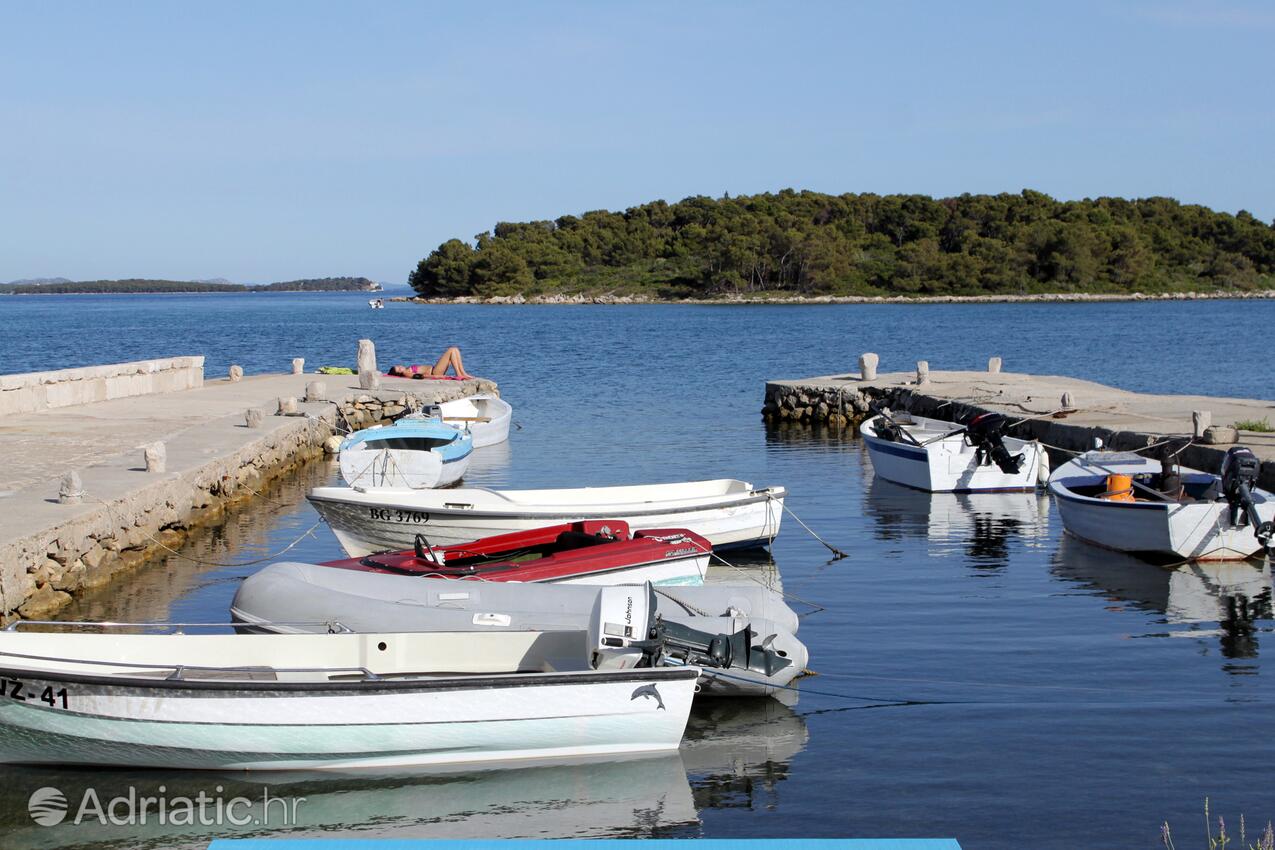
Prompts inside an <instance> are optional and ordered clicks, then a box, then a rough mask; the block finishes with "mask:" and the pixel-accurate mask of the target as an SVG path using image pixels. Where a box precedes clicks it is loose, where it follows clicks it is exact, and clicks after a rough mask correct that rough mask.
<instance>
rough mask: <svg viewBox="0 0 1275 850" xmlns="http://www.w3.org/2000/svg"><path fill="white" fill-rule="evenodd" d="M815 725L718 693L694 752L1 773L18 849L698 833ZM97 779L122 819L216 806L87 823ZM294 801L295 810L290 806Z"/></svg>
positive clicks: (4, 818)
mask: <svg viewBox="0 0 1275 850" xmlns="http://www.w3.org/2000/svg"><path fill="white" fill-rule="evenodd" d="M806 738H807V735H806V729H805V724H804V722H803V721H802V719H801V718H800V717H799V716H797V715H796V714H794V713H793V712H792V710H791V709H788V708H786V707H785V706H783V705H780V704H779V703H777V702H775V701H774V700H769V699H756V700H751V699H734V700H705V701H703V702H702V704H700V705H698V706H697V707H696V708H695V709H694V711H693V713H692V716H691V722H690V726H689V728H688V730H687V738H686V741H685V742H684V744H683V749H682V751H681V753H673V754H668V755H661V756H655V757H651V758H627V759H626V758H619V759H616V758H608V759H607V760H605V761H601V760H592V761H578V762H573V763H563V762H555V763H551V764H539V765H533V766H528V765H527V764H526V763H521V764H519V765H517V766H507V767H503V768H500V767H497V768H495V769H485V770H473V769H472V768H469V769H466V768H456V769H454V770H451V771H448V770H446V769H441V770H440V769H437V768H435V769H432V770H429V771H420V772H410V771H405V772H399V773H394V774H379V773H374V772H284V773H273V772H271V773H265V772H263V773H253V774H245V773H216V772H197V771H188V772H175V771H166V770H146V771H120V770H87V769H83V770H77V769H71V768H43V767H22V766H8V769H7V771H6V780H5V782H4V783H3V785H0V834H2V835H4V836H5V840H4V847H5V850H11V848H55V847H77V848H99V849H100V850H105V848H129V850H132V848H165V850H168V848H178V847H191V848H196V847H198V848H203V847H206V846H207V844H208V841H209V840H210V839H211V838H213V837H247V836H269V837H274V838H281V837H298V838H299V837H322V836H335V835H341V836H345V837H358V838H377V837H396V838H409V837H415V838H420V837H428V838H636V837H652V836H660V837H695V836H698V835H699V833H700V820H699V813H698V810H697V806H699V807H716V806H723V807H725V806H730V807H737V806H740V805H749V804H752V802H753V800H754V798H755V797H764V798H773V797H774V787H775V785H776V784H777V783H779V782H781V781H783V780H784V779H785V778H786V777H787V775H788V771H789V762H790V761H791V759H792V757H793V756H795V755H796V754H797V753H798V752H800V751H801V749H802V748H803V747H804V745H805V742H806ZM688 772H689V773H690V775H691V776H690V778H689V779H688V776H687V774H688ZM42 788H53V789H57V790H58V791H59V792H60V793H61V794H62V795H63V796H64V798H65V800H66V803H67V814H66V819H65V820H64V821H63V822H62V823H59V824H57V825H56V826H55V827H53V826H41V825H39V824H37V823H35V822H34V821H33V819H32V816H31V814H30V810H29V808H28V806H29V803H30V801H31V795H32V794H33V793H35V792H36V791H37V790H39V789H42ZM90 789H91V791H92V794H93V795H95V799H96V800H97V801H98V802H99V803H100V806H101V808H102V810H103V811H105V812H107V814H108V817H109V815H110V814H111V813H112V812H113V813H114V814H115V815H116V816H117V820H119V821H123V820H126V819H127V815H128V812H129V811H130V809H131V810H133V811H140V803H134V804H129V803H127V802H119V803H116V805H115V808H114V809H113V810H110V809H108V807H109V806H110V804H111V801H112V799H113V798H129V797H130V795H131V797H132V799H133V800H135V801H140V800H141V799H142V798H144V797H155V798H160V797H162V798H163V799H164V800H165V801H166V804H165V805H166V807H167V811H168V812H170V813H171V812H174V811H176V809H177V808H178V807H181V806H183V805H189V804H183V803H181V802H180V801H179V800H178V798H182V797H185V798H189V799H191V800H194V799H196V798H197V796H198V795H199V794H201V793H202V794H204V795H206V797H207V798H208V799H209V802H208V803H207V804H206V806H205V808H204V810H203V811H204V812H205V813H206V815H207V819H206V822H204V823H201V822H200V821H199V819H198V817H197V816H196V818H195V820H194V822H193V823H188V822H185V821H184V820H181V819H180V818H175V817H174V818H165V820H166V822H165V823H163V824H161V823H160V822H159V818H158V817H157V811H158V803H152V804H151V805H150V807H149V812H148V817H147V820H146V822H145V823H140V822H133V823H124V822H110V821H108V822H107V824H106V825H103V824H102V823H101V822H100V821H99V819H98V818H97V817H96V815H95V814H94V812H95V811H96V809H95V808H94V807H93V806H92V805H90V807H89V808H87V809H86V810H85V811H86V816H85V817H84V818H83V819H82V820H81V822H80V823H79V824H76V823H74V821H75V818H76V813H77V812H78V811H79V810H80V808H81V806H82V805H83V803H84V801H85V799H86V795H87V794H89V792H90ZM266 793H268V795H269V798H270V799H271V800H273V802H272V803H270V804H269V805H268V807H266V806H263V802H262V801H263V799H264V797H263V794H266ZM236 797H242V798H245V799H246V800H248V801H250V803H245V804H237V805H236V806H234V807H232V808H233V811H232V813H233V814H235V816H236V818H237V819H240V820H243V819H244V818H245V817H247V818H248V819H249V820H250V821H253V822H249V823H246V824H244V825H234V824H232V823H230V822H229V821H228V820H227V819H225V818H224V817H222V819H221V823H216V822H207V821H212V820H213V819H214V817H215V815H214V813H215V802H213V801H214V800H215V799H217V798H220V799H221V800H222V801H223V803H224V802H227V801H230V800H232V799H234V798H236ZM301 798H304V799H303V800H302V799H301ZM294 800H295V801H299V802H296V803H295V809H294V811H295V821H293V820H292V819H291V814H292V811H293V810H290V809H289V807H290V806H292V805H293V803H292V801H294ZM223 809H225V806H224V805H223ZM197 811H198V810H196V812H197ZM285 812H287V815H286V816H285ZM263 813H265V814H268V820H267V821H266V823H264V824H262V816H263ZM285 818H286V819H285ZM134 820H135V821H136V820H139V819H137V818H135V819H134ZM175 821H179V822H175Z"/></svg>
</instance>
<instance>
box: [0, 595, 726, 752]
mask: <svg viewBox="0 0 1275 850" xmlns="http://www.w3.org/2000/svg"><path fill="white" fill-rule="evenodd" d="M608 592H614V593H617V594H620V595H622V596H625V599H621V600H618V603H617V600H616V599H610V600H607V602H606V603H605V604H604V603H603V602H602V601H600V602H599V608H598V612H597V613H596V617H595V623H594V625H593V627H592V628H591V630H590V632H589V635H588V642H586V641H584V640H581V635H580V633H579V632H531V631H520V632H463V633H453V632H434V633H421V634H350V633H337V634H282V635H281V634H265V635H257V634H250V635H233V634H232V635H192V634H87V633H65V632H55V633H48V632H43V633H42V632H19V631H12V630H10V631H5V632H0V681H2V682H3V684H4V690H5V693H4V696H3V698H0V760H3V761H10V762H15V761H16V762H25V763H57V764H90V765H130V766H144V767H176V768H209V769H240V768H243V769H292V768H316V767H319V768H354V767H391V766H402V765H432V764H449V763H473V762H491V761H505V760H509V759H526V758H570V757H579V756H594V755H602V754H620V753H645V752H657V751H665V750H676V749H677V746H678V744H679V742H680V741H681V738H682V733H683V731H684V730H685V727H686V721H687V717H688V714H689V712H690V706H691V700H692V697H693V695H694V692H695V688H696V680H697V679H698V678H699V676H700V673H701V670H700V668H699V667H698V666H696V665H695V664H694V663H691V662H693V661H694V657H695V656H694V655H688V654H686V653H683V654H682V655H681V656H680V657H679V659H678V661H677V663H679V664H681V665H684V666H663V665H664V664H665V663H666V662H665V661H664V660H663V659H664V656H662V655H656V654H652V652H651V650H650V648H649V647H639V646H632V647H631V646H629V644H630V643H631V642H632V641H643V640H645V638H646V637H647V635H648V634H651V633H652V632H649V631H648V630H647V625H648V621H647V619H646V610H648V609H646V608H645V607H644V606H645V605H646V603H645V601H644V600H643V599H642V598H641V594H642V592H643V591H642V588H612V589H608ZM648 592H649V591H648ZM626 613H627V615H629V616H630V617H631V619H626ZM617 620H618V623H617V622H613V621H617ZM626 624H627V625H628V632H627V634H626V632H625V626H626ZM59 625H65V624H59ZM98 625H102V624H98ZM733 639H735V640H739V639H741V638H740V636H735V637H734V638H733ZM590 647H592V649H590ZM742 648H743V649H744V650H747V647H742ZM657 652H659V653H662V652H663V647H661V649H659V650H658V651H657ZM745 654H748V653H747V652H745ZM710 660H711V659H710ZM727 664H729V662H728V663H727ZM724 666H727V665H724Z"/></svg>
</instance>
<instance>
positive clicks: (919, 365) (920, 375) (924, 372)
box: [916, 360, 930, 387]
mask: <svg viewBox="0 0 1275 850" xmlns="http://www.w3.org/2000/svg"><path fill="white" fill-rule="evenodd" d="M929 382H930V361H928V360H918V361H916V385H917V386H918V387H923V386H925V385H927V384H928V383H929Z"/></svg>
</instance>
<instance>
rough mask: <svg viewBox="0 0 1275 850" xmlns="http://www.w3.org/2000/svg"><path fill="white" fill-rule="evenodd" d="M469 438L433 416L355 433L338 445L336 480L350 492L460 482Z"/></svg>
mask: <svg viewBox="0 0 1275 850" xmlns="http://www.w3.org/2000/svg"><path fill="white" fill-rule="evenodd" d="M473 450H474V440H473V437H472V436H471V435H470V434H469V433H468V432H467V431H464V430H461V429H459V428H456V427H453V426H452V425H448V424H446V423H445V422H443V421H442V420H441V419H439V418H438V417H437V416H436V415H429V414H411V415H408V416H404V417H403V418H401V419H399V420H398V421H397V422H395V423H394V424H393V425H382V426H374V427H372V428H367V429H365V430H363V431H357V432H355V433H353V434H351V435H350V436H348V437H346V438H345V440H344V441H342V443H341V449H340V463H341V477H342V478H344V479H345V483H346V484H349V485H350V486H351V487H365V488H374V489H381V488H393V487H401V488H406V489H408V490H427V489H432V488H434V487H449V486H451V485H452V484H455V483H456V482H457V481H459V480H460V479H461V478H463V477H464V475H465V471H466V470H467V469H468V468H469V456H470V454H471V453H472V452H473Z"/></svg>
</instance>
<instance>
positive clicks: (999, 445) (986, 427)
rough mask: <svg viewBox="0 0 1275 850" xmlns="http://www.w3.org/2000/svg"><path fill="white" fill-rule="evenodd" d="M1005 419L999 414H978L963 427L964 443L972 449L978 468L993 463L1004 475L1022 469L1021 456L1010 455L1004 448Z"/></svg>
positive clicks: (1012, 473)
mask: <svg viewBox="0 0 1275 850" xmlns="http://www.w3.org/2000/svg"><path fill="white" fill-rule="evenodd" d="M1005 424H1006V423H1005V417H1004V416H1001V415H1000V414H999V413H980V414H979V415H978V416H975V417H974V418H973V419H971V420H970V421H969V422H968V423H967V424H966V426H965V442H966V443H967V444H968V445H971V446H973V447H974V459H975V460H976V461H977V462H978V465H979V466H987V465H988V464H991V463H994V464H996V465H997V466H999V467H1000V469H1001V472H1004V473H1005V474H1006V475H1014V474H1015V473H1017V472H1018V471H1019V470H1020V469H1022V468H1023V456H1022V455H1021V454H1017V455H1011V454H1010V453H1009V449H1007V448H1005Z"/></svg>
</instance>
